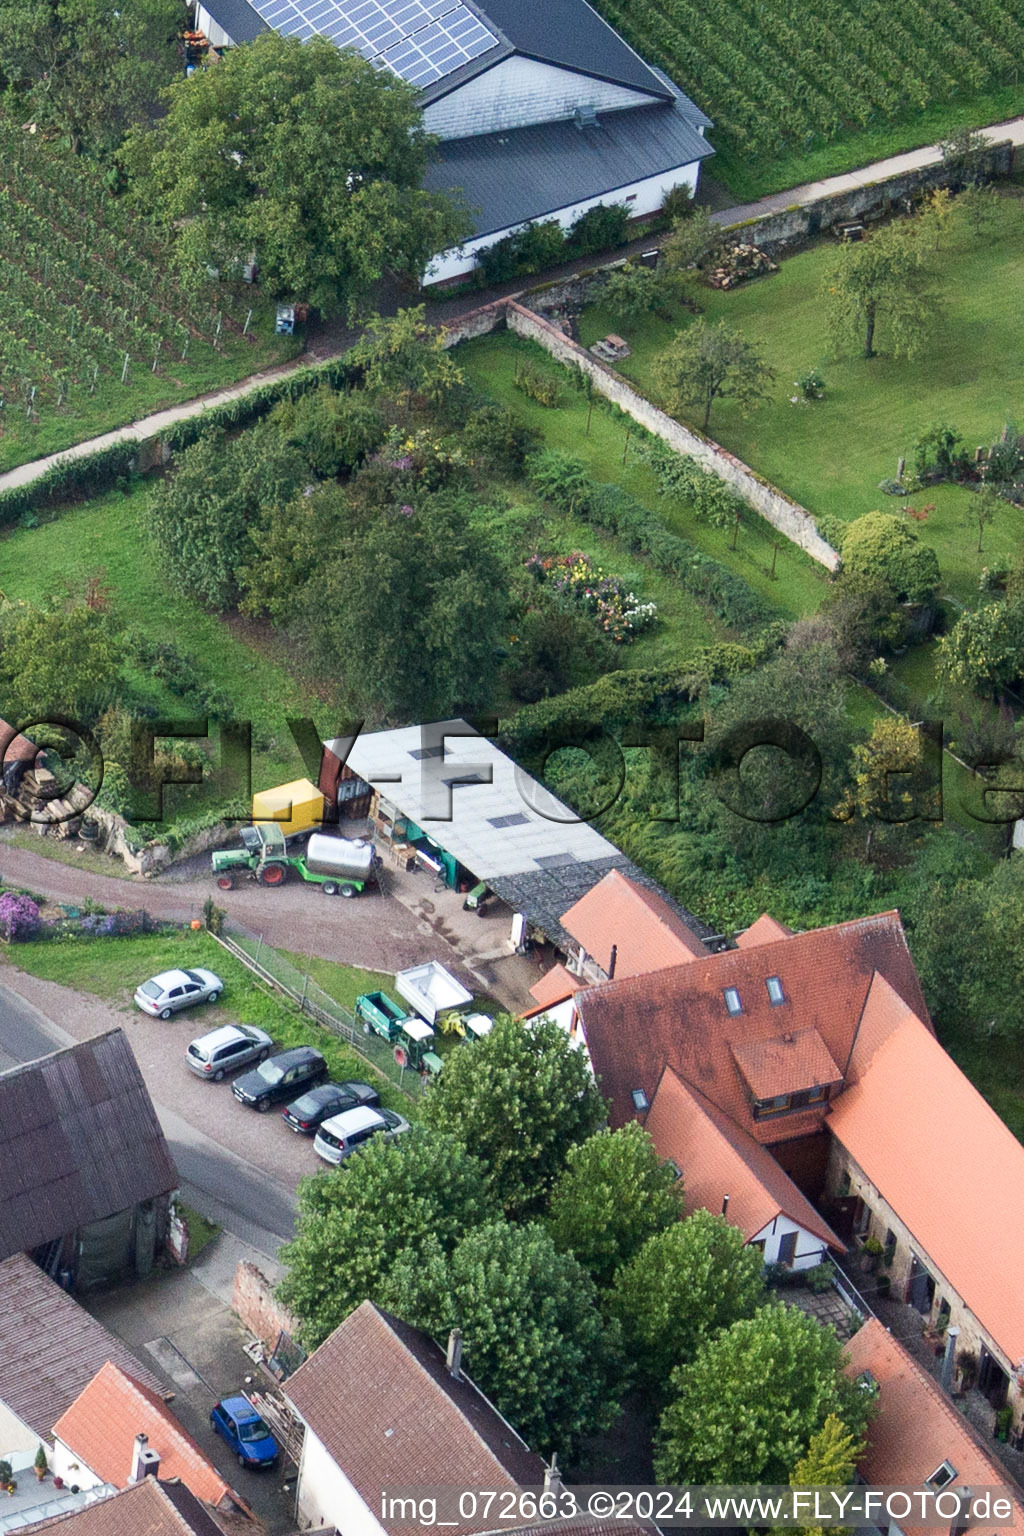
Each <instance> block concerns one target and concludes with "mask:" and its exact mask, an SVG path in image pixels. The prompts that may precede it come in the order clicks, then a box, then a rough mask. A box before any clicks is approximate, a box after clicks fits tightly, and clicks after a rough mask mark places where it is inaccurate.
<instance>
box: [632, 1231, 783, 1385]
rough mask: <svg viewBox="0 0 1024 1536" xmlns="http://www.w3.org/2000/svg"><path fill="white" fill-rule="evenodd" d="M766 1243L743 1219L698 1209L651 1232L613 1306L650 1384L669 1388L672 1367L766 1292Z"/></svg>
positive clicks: (749, 1313)
mask: <svg viewBox="0 0 1024 1536" xmlns="http://www.w3.org/2000/svg"><path fill="white" fill-rule="evenodd" d="M761 1274H762V1263H761V1254H760V1251H759V1250H758V1249H756V1248H750V1247H748V1246H747V1245H746V1244H745V1243H744V1241H743V1234H742V1232H741V1231H740V1230H739V1228H738V1227H734V1226H732V1225H731V1224H730V1223H729V1222H727V1221H725V1220H724V1218H723V1217H721V1216H713V1215H712V1214H711V1212H710V1211H694V1213H693V1215H692V1216H688V1217H687V1219H686V1220H685V1221H679V1222H675V1223H673V1225H672V1226H670V1227H667V1228H666V1229H665V1230H664V1231H662V1232H659V1233H657V1234H655V1235H654V1236H653V1237H650V1238H648V1240H647V1242H646V1243H645V1244H644V1246H643V1247H642V1248H641V1249H640V1251H639V1253H637V1254H636V1255H635V1257H634V1258H633V1259H632V1260H631V1261H630V1262H629V1263H627V1264H625V1265H624V1266H623V1267H622V1268H621V1269H620V1270H619V1271H618V1273H617V1275H616V1276H615V1284H614V1287H613V1289H612V1292H611V1295H610V1297H609V1302H608V1309H609V1311H610V1312H611V1314H612V1316H614V1317H617V1318H618V1320H619V1322H620V1323H621V1325H622V1333H623V1341H624V1344H625V1349H626V1355H627V1357H628V1358H629V1359H630V1360H632V1362H633V1365H634V1369H635V1371H636V1374H637V1377H638V1379H639V1381H640V1382H641V1384H642V1385H643V1386H644V1387H645V1388H648V1389H649V1390H651V1391H653V1392H656V1393H658V1394H659V1395H662V1396H663V1395H664V1393H665V1389H666V1384H667V1382H668V1380H669V1376H670V1374H671V1372H672V1371H673V1370H674V1368H675V1367H676V1366H677V1365H682V1364H684V1363H686V1362H687V1361H690V1360H692V1359H693V1358H694V1356H695V1355H696V1354H697V1353H698V1351H699V1350H700V1348H701V1347H702V1345H704V1344H705V1343H706V1342H707V1341H708V1340H709V1339H712V1338H714V1336H715V1335H716V1334H717V1333H720V1332H721V1330H722V1329H723V1328H728V1327H729V1326H730V1325H731V1324H732V1323H735V1322H736V1321H737V1320H738V1319H739V1318H742V1317H751V1316H753V1314H754V1312H755V1311H756V1310H757V1308H758V1307H759V1306H760V1305H761V1304H762V1303H763V1302H764V1300H765V1288H764V1281H763V1279H762V1278H761Z"/></svg>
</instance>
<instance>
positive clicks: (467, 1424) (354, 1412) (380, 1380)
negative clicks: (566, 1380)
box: [282, 1301, 544, 1536]
mask: <svg viewBox="0 0 1024 1536" xmlns="http://www.w3.org/2000/svg"><path fill="white" fill-rule="evenodd" d="M460 1355H461V1351H460V1349H459V1345H458V1342H457V1341H453V1343H452V1345H451V1346H450V1349H449V1355H448V1357H447V1358H446V1356H445V1353H444V1351H442V1350H441V1349H440V1348H439V1347H438V1345H437V1344H435V1343H434V1342H433V1340H432V1339H430V1338H428V1337H427V1336H426V1334H423V1333H421V1332H419V1330H418V1329H416V1328H411V1327H409V1325H408V1324H407V1323H403V1322H400V1321H399V1320H398V1318H396V1317H392V1316H391V1315H390V1314H389V1313H387V1312H383V1311H381V1309H380V1308H379V1307H376V1306H374V1304H373V1303H372V1302H370V1301H364V1302H363V1303H362V1304H361V1305H360V1306H359V1307H357V1308H356V1310H355V1311H354V1312H352V1313H351V1314H350V1315H349V1316H348V1317H347V1318H346V1319H345V1321H344V1322H343V1323H341V1324H340V1326H339V1327H337V1328H336V1329H335V1330H334V1332H333V1333H332V1334H331V1336H330V1338H328V1339H325V1341H324V1342H323V1344H321V1345H320V1347H319V1349H317V1350H315V1351H314V1352H313V1354H312V1355H310V1357H309V1359H308V1360H306V1361H304V1362H303V1364H302V1365H300V1366H299V1368H298V1370H297V1371H296V1372H295V1373H294V1374H293V1375H291V1376H289V1377H288V1378H287V1380H286V1381H285V1382H284V1384H283V1387H282V1390H283V1392H284V1394H285V1396H286V1397H287V1399H288V1400H289V1402H290V1403H291V1405H292V1407H293V1408H294V1409H295V1411H296V1413H297V1414H298V1415H299V1417H300V1418H301V1420H302V1422H303V1424H304V1426H305V1432H304V1435H303V1442H302V1453H301V1457H300V1461H299V1483H298V1511H299V1516H300V1518H301V1520H302V1521H303V1523H305V1524H309V1525H311V1526H313V1527H314V1528H318V1527H320V1526H323V1525H326V1526H327V1527H329V1528H330V1527H333V1526H337V1527H338V1529H339V1530H343V1531H344V1532H345V1536H387V1533H389V1532H394V1531H396V1530H400V1529H404V1528H405V1527H407V1526H409V1524H410V1522H409V1520H408V1519H407V1518H406V1520H405V1522H404V1525H403V1524H401V1523H399V1522H398V1521H396V1520H395V1519H394V1518H393V1517H392V1515H391V1514H390V1513H385V1512H383V1511H382V1510H381V1490H382V1489H385V1488H397V1487H401V1486H405V1487H411V1486H414V1485H417V1484H418V1485H420V1486H421V1487H423V1486H432V1485H435V1484H437V1483H438V1481H439V1480H443V1481H444V1482H445V1483H450V1484H452V1485H454V1486H458V1487H463V1488H488V1489H491V1488H493V1489H495V1490H496V1491H497V1492H499V1493H500V1492H502V1491H504V1490H508V1491H513V1490H515V1489H516V1488H518V1487H522V1486H532V1487H538V1486H539V1485H540V1484H541V1483H542V1482H543V1479H544V1465H543V1463H542V1461H541V1459H540V1457H539V1456H535V1455H534V1454H533V1453H532V1452H531V1451H530V1449H529V1447H528V1446H527V1445H526V1444H525V1442H524V1441H523V1440H522V1439H520V1437H519V1435H517V1434H516V1432H515V1430H514V1429H513V1428H512V1427H511V1425H510V1424H508V1423H506V1421H505V1420H504V1419H503V1418H502V1417H501V1415H500V1413H498V1411H497V1409H496V1408H495V1407H494V1406H493V1405H492V1404H491V1403H490V1402H489V1401H488V1399H487V1398H486V1397H484V1395H483V1393H482V1392H481V1391H480V1390H479V1389H478V1388H477V1387H475V1386H474V1385H473V1383H472V1382H471V1381H470V1380H469V1378H468V1377H467V1376H466V1375H465V1374H464V1373H463V1371H462V1369H461V1365H460ZM442 1473H443V1478H442V1476H441V1474H442Z"/></svg>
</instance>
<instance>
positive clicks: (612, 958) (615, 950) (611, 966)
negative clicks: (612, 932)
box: [608, 944, 619, 981]
mask: <svg viewBox="0 0 1024 1536" xmlns="http://www.w3.org/2000/svg"><path fill="white" fill-rule="evenodd" d="M618 957H619V946H618V945H617V944H613V945H612V952H611V954H610V955H609V957H608V980H609V981H614V980H615V962H616V960H617V959H618Z"/></svg>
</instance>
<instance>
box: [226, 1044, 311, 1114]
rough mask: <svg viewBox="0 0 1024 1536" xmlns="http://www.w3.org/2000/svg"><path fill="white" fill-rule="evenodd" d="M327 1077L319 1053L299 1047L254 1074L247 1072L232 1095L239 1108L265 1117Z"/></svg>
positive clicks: (283, 1052)
mask: <svg viewBox="0 0 1024 1536" xmlns="http://www.w3.org/2000/svg"><path fill="white" fill-rule="evenodd" d="M326 1076H327V1063H326V1061H324V1058H323V1057H322V1056H321V1055H320V1052H319V1051H314V1050H313V1049H312V1048H311V1047H310V1046H308V1045H298V1046H296V1047H295V1049H294V1050H292V1051H282V1052H281V1054H280V1055H279V1056H269V1057H268V1058H267V1060H266V1061H261V1062H260V1064H259V1066H258V1067H256V1068H255V1070H254V1071H252V1072H245V1073H243V1074H242V1076H241V1077H240V1078H237V1079H236V1081H235V1082H234V1083H233V1084H232V1087H231V1092H232V1093H233V1094H234V1096H235V1098H236V1099H237V1100H238V1102H239V1103H240V1104H248V1105H249V1107H250V1108H251V1109H258V1110H259V1111H260V1112H261V1113H265V1112H266V1111H267V1110H268V1109H269V1108H270V1106H271V1105H272V1104H280V1102H281V1100H282V1099H293V1098H294V1097H295V1096H296V1094H301V1093H302V1091H303V1089H305V1088H313V1087H315V1086H316V1084H317V1083H322V1082H323V1080H324V1078H325V1077H326Z"/></svg>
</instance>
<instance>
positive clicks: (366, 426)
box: [271, 384, 385, 480]
mask: <svg viewBox="0 0 1024 1536" xmlns="http://www.w3.org/2000/svg"><path fill="white" fill-rule="evenodd" d="M271 420H272V421H273V423H274V425H275V426H276V427H277V429H278V431H279V432H280V433H281V436H282V437H283V438H284V440H285V442H286V443H290V444H291V445H292V447H294V448H296V449H298V451H299V452H300V453H301V454H302V457H303V458H304V460H305V461H306V463H307V464H308V465H309V467H310V469H311V470H312V471H313V473H314V474H315V475H317V476H318V477H319V478H320V479H321V480H329V479H333V478H334V476H335V475H340V474H341V472H342V470H345V469H352V468H353V467H354V466H355V465H356V464H358V462H359V460H360V459H361V458H363V457H364V455H366V454H368V453H371V452H372V451H373V449H374V448H379V447H380V445H381V443H382V442H383V441H384V437H385V426H384V418H383V417H382V415H381V413H380V411H379V410H378V409H377V407H376V406H375V405H374V403H373V401H372V400H369V399H368V398H367V396H366V394H365V393H364V392H363V391H361V390H348V391H344V390H342V391H337V390H333V389H331V388H330V387H329V386H328V385H326V384H323V385H321V386H320V388H319V389H314V390H311V391H310V392H309V393H308V394H306V395H301V396H300V397H299V399H298V400H294V401H293V400H285V401H282V402H281V404H280V405H278V406H276V407H275V408H274V410H273V411H272V413H271Z"/></svg>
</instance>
